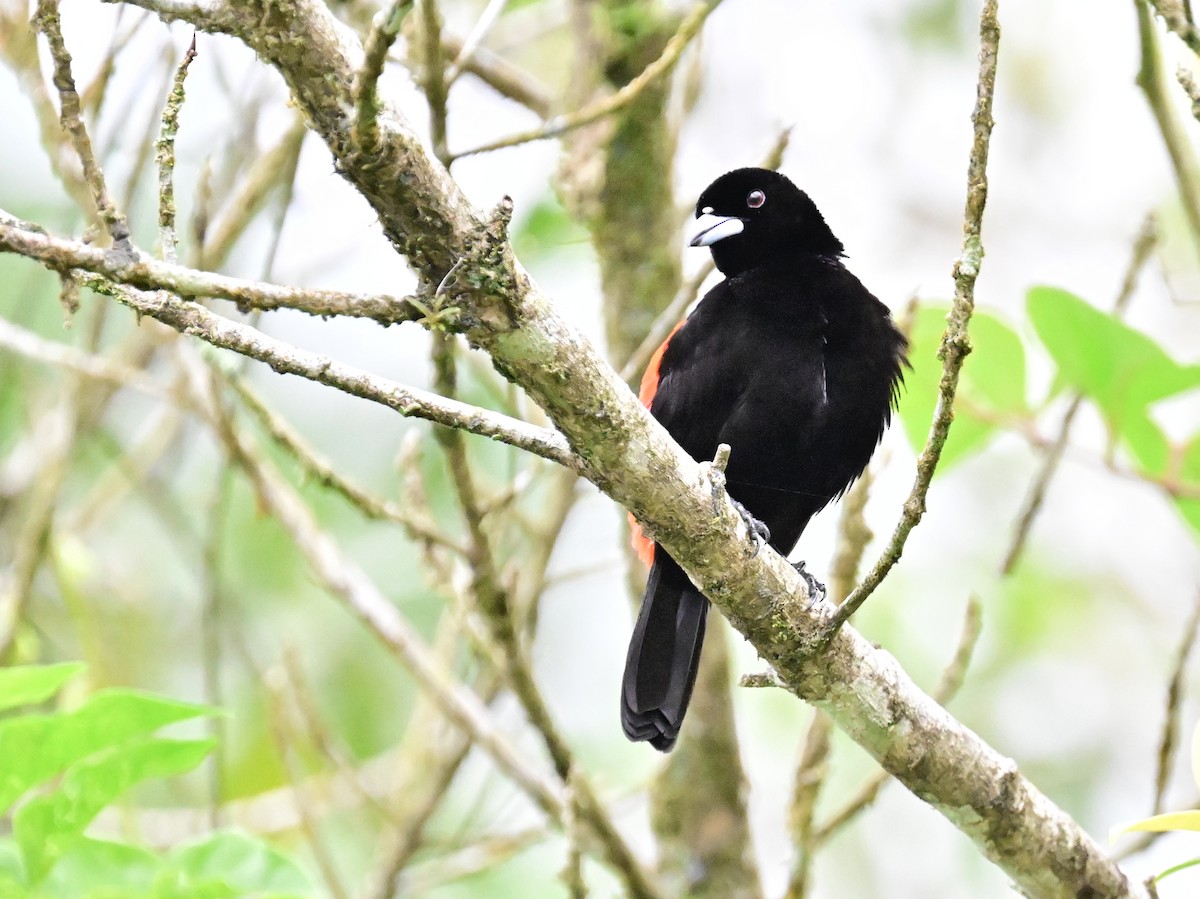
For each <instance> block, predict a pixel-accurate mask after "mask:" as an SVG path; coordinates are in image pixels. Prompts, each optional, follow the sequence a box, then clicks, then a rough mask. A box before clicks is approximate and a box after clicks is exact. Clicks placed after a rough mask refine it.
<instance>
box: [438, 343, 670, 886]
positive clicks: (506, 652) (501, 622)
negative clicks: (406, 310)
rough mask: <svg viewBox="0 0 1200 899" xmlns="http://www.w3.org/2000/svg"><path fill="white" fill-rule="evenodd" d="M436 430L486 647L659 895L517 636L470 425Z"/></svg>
mask: <svg viewBox="0 0 1200 899" xmlns="http://www.w3.org/2000/svg"><path fill="white" fill-rule="evenodd" d="M454 341H455V338H454V337H453V336H451V335H447V334H441V333H435V334H434V335H433V349H432V352H433V361H434V370H435V377H434V384H435V388H436V389H437V391H438V393H439V394H441V395H443V396H447V397H452V396H454V395H455V393H456V392H457V384H456V377H457V375H456V361H455V355H456V345H455V343H454ZM434 433H435V435H436V437H437V440H438V443H439V444H440V445H441V447H442V450H443V452H444V454H445V456H446V462H447V465H448V466H449V469H450V479H451V483H452V485H453V487H454V491H455V496H456V498H457V500H458V505H459V508H460V510H461V512H462V518H463V522H464V524H465V525H466V531H467V536H466V547H467V556H466V558H467V563H468V565H469V567H470V575H471V577H470V587H469V589H470V594H471V599H472V600H473V603H472V604H473V605H474V606H475V607H476V608H478V610H479V611H480V612H482V614H483V620H484V622H485V624H486V625H487V629H488V634H487V638H488V640H489V641H490V642H491V644H492V646H490V647H487V646H485V647H483V649H484V650H485V652H487V651H488V650H491V651H490V653H489V654H490V655H491V656H492V657H493V658H495V659H496V660H497V661H498V663H499V665H500V668H501V670H503V672H504V674H505V677H506V679H507V680H508V683H509V685H510V686H511V687H512V690H513V692H514V693H515V694H516V696H517V698H518V699H519V700H520V702H521V705H522V707H523V708H524V709H525V714H526V715H527V716H528V718H529V722H530V724H532V725H533V727H534V728H535V729H536V730H537V731H538V733H539V734H540V735H541V737H542V740H543V742H544V743H545V745H546V749H547V751H548V752H549V754H550V758H551V760H552V761H553V763H554V769H555V772H556V773H557V774H558V776H559V777H560V778H561V779H562V781H563V783H564V784H570V789H569V794H570V795H569V797H568V798H566V799H564V802H569V803H572V804H573V813H574V814H576V815H578V817H579V818H580V819H582V821H583V822H584V823H585V824H586V826H587V827H588V828H589V829H590V830H591V831H592V832H593V833H594V834H595V835H596V837H597V839H598V840H599V842H600V843H601V845H602V846H603V847H604V851H605V854H606V855H607V857H608V859H609V861H610V862H611V863H612V865H613V867H614V868H615V869H616V871H617V874H618V876H620V877H621V878H622V879H623V880H624V881H625V886H626V889H627V890H628V892H629V894H630V895H631V896H642V897H648V896H654V895H657V894H658V890H657V888H656V887H655V886H654V885H653V884H652V883H651V882H650V880H649V878H648V876H647V874H646V872H645V871H643V870H642V867H641V864H640V863H639V862H638V861H637V859H636V858H635V857H634V856H633V854H632V853H631V852H630V850H629V847H628V844H627V843H626V842H625V841H624V839H623V838H622V837H621V836H620V834H619V832H618V831H617V829H616V826H615V825H614V824H613V822H612V820H611V818H610V817H609V815H608V812H607V810H606V809H605V808H604V807H603V806H602V805H601V804H600V802H599V801H598V799H597V798H596V794H595V792H594V790H593V789H592V787H591V785H590V783H589V782H588V780H587V779H586V778H585V777H584V775H583V773H582V772H581V771H579V770H578V768H577V767H576V766H575V764H574V759H573V756H572V753H571V750H570V747H569V746H568V745H567V742H566V740H564V739H563V737H562V735H561V734H560V733H559V730H558V727H557V726H556V725H555V723H554V720H553V718H552V716H551V715H550V710H549V708H548V707H547V705H546V702H545V699H544V698H543V696H542V694H541V691H540V690H539V689H538V686H537V684H536V682H535V681H534V678H533V672H532V670H531V668H530V666H529V660H528V657H527V654H526V652H525V651H524V649H523V647H522V646H521V644H520V641H519V640H518V638H517V630H516V626H515V621H514V616H513V612H512V603H511V597H510V595H509V590H508V589H506V587H505V586H504V584H503V582H502V574H501V571H500V569H499V566H498V564H497V561H496V557H495V553H494V552H493V550H492V547H491V544H490V541H489V540H488V537H487V533H486V532H485V530H484V526H483V514H482V512H481V503H480V499H479V494H478V488H477V486H476V484H475V479H474V477H473V476H472V474H471V470H470V466H469V464H468V461H467V456H466V447H465V445H464V443H463V439H462V432H461V431H460V430H457V429H454V428H438V429H436V430H435V432H434ZM565 826H566V823H565V818H564V827H565Z"/></svg>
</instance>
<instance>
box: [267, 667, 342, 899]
mask: <svg viewBox="0 0 1200 899" xmlns="http://www.w3.org/2000/svg"><path fill="white" fill-rule="evenodd" d="M261 681H262V682H263V683H264V684H265V686H266V688H267V698H268V707H269V710H270V719H271V725H272V727H271V732H272V734H273V735H274V737H275V748H276V751H277V753H278V755H279V759H280V761H281V762H282V763H283V769H284V771H286V772H287V777H288V781H289V782H290V785H291V787H292V791H293V793H294V795H295V797H296V812H297V813H298V814H299V816H300V831H301V833H303V834H304V839H305V841H306V842H307V843H308V848H309V851H310V852H311V853H312V857H313V860H314V861H315V862H316V865H317V870H318V871H319V872H320V873H321V879H322V880H323V881H324V882H325V886H326V887H327V888H328V890H329V895H330V896H331V897H332V899H350V894H349V893H348V892H347V890H346V888H345V886H343V884H342V879H341V877H340V875H339V874H338V870H337V866H336V865H335V864H334V862H333V857H332V855H331V853H330V851H329V847H328V846H327V845H326V844H325V840H324V839H322V837H321V826H320V823H319V822H318V820H317V816H316V815H315V814H314V812H313V807H314V805H315V803H314V801H313V797H312V796H311V795H309V791H310V790H311V782H310V781H309V780H308V778H306V777H305V776H304V770H303V768H302V767H301V765H300V761H299V759H297V758H296V755H297V751H296V747H295V743H296V741H297V738H298V737H299V734H298V732H297V728H296V726H295V725H294V724H293V723H292V722H291V721H290V720H289V716H288V714H287V710H286V708H285V705H286V703H287V694H286V689H285V688H286V683H287V675H286V674H285V673H284V671H283V669H282V668H281V667H279V666H276V667H272V668H271V669H269V670H268V671H266V672H264V676H263V677H262V678H261Z"/></svg>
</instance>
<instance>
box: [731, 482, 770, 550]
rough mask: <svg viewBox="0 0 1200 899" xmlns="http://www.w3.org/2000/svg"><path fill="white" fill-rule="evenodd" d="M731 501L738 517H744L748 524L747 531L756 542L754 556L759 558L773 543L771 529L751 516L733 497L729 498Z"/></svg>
mask: <svg viewBox="0 0 1200 899" xmlns="http://www.w3.org/2000/svg"><path fill="white" fill-rule="evenodd" d="M729 501H730V502H731V503H733V507H734V508H735V509H737V513H738V515H740V516H742V521H744V522H745V523H746V530H748V531H749V532H750V539H751V540H753V541H754V555H756V556H757V555H758V551H759V550H760V549H762V548H763V546H765V545H766V544H768V543H770V542H771V530H770V528H768V527H767V526H766V525H765V524H763V523H762V522H761V521H759V520H758V519H757V518H755V517H754V516H753V515H751V514H750V510H749V509H747V508H746V507H745V506H743V505H742V504H741V503H739V502H738V501H737V500H736V499H734V498H733V497H732V496H731V497H729Z"/></svg>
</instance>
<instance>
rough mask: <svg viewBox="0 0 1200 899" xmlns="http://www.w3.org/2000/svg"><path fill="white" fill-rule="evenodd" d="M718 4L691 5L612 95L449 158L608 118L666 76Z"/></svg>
mask: <svg viewBox="0 0 1200 899" xmlns="http://www.w3.org/2000/svg"><path fill="white" fill-rule="evenodd" d="M720 5H721V0H703V2H701V3H699V4H697V5H696V6H694V7H693V8H692V11H691V12H690V13H688V15H687V16H686V17H685V18H684V20H683V21H682V22H681V23H680V25H679V30H678V31H676V32H675V34H674V36H673V37H672V38H671V40H669V41H668V42H667V46H666V47H664V48H663V52H662V55H661V56H659V57H658V59H656V60H655V61H654V62H652V63H650V65H648V66H646V68H645V69H644V70H643V71H642V72H641V74H639V75H638V76H637V77H636V78H634V79H633V80H632V81H630V82H629V83H628V84H626V85H625V86H624V87H623V88H621V89H620V90H619V91H617V92H616V93H614V94H612V95H610V96H608V97H605V98H603V99H602V100H599V101H597V102H596V103H593V104H592V105H590V106H586V107H584V108H583V109H580V110H577V111H575V112H570V113H567V114H565V115H561V116H557V117H555V118H553V119H551V120H550V121H548V122H546V123H545V124H543V125H541V126H540V127H538V128H534V129H532V130H529V131H522V132H520V133H518V134H513V135H510V136H509V137H505V138H501V139H500V140H497V141H492V142H491V143H487V144H483V145H482V146H478V147H475V148H473V149H471V150H467V151H465V152H462V153H455V154H454V156H453V158H454V159H462V158H463V157H464V156H475V155H477V154H479V153H490V152H492V151H494V150H502V149H504V148H506V147H515V146H517V145H519V144H526V143H529V142H530V141H536V140H545V139H547V138H551V137H558V136H559V135H560V134H563V133H565V132H567V131H570V130H572V129H574V128H580V127H582V126H584V125H590V124H591V123H592V122H595V121H598V120H599V119H602V118H604V117H605V116H608V115H612V114H613V113H614V112H617V111H618V110H620V109H624V108H625V107H626V106H628V105H629V104H630V103H632V102H633V101H634V100H636V99H637V98H638V96H639V95H640V94H641V93H642V91H644V90H645V89H646V88H647V87H649V86H650V85H651V84H653V83H654V82H655V81H656V80H657V79H659V78H661V77H663V76H664V75H666V74H668V73H669V72H670V71H671V70H672V69H673V68H674V67H675V64H676V63H677V62H679V57H681V56H682V55H683V51H684V50H685V49H687V46H688V44H689V43H691V41H692V38H694V37H695V36H696V35H697V34H699V33H700V28H701V27H702V26H703V25H704V20H705V19H707V18H708V15H709V13H711V12H712V11H713V10H714V9H716V8H717V7H718V6H720Z"/></svg>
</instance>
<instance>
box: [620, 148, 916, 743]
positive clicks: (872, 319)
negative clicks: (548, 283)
mask: <svg viewBox="0 0 1200 899" xmlns="http://www.w3.org/2000/svg"><path fill="white" fill-rule="evenodd" d="M695 215H696V222H695V232H694V236H693V237H692V239H691V241H690V246H692V247H707V248H708V249H709V250H710V251H711V253H712V258H713V261H714V262H715V264H716V267H717V269H718V270H719V271H720V272H721V274H723V275H724V279H723V280H722V281H720V282H719V283H718V284H716V286H714V287H713V288H712V289H711V290H709V291H708V292H707V293H706V294H705V295H704V297H703V298H702V299H701V300H700V302H699V303H698V304H697V305H696V307H695V308H694V309H693V311H692V312H691V313H690V314H689V315H688V316H686V317H685V318H684V319H683V321H681V322H680V323H679V324H678V325H677V326H676V327H675V330H674V331H672V332H671V334H670V336H668V337H667V339H666V340H665V341H664V342H663V344H662V345H661V346H660V347H659V348H658V350H657V351H656V352H655V353H654V354H653V356H652V357H651V359H650V362H649V364H648V366H647V369H646V372H645V374H644V376H643V378H642V381H641V387H640V391H639V397H640V399H641V401H642V403H643V404H644V405H645V406H647V407H648V408H649V410H650V414H651V415H652V416H653V417H654V418H656V419H657V420H658V421H659V422H660V423H661V424H662V425H663V426H664V427H665V428H666V430H667V431H668V432H669V433H670V435H671V436H672V437H673V438H674V439H675V441H676V442H677V443H678V444H679V445H680V446H681V447H682V448H683V449H684V450H685V451H687V453H688V454H689V455H690V456H691V457H692V458H693V459H695V460H696V461H705V460H711V459H712V458H713V457H714V455H715V454H716V452H717V448H718V446H719V445H721V444H728V446H729V447H730V455H729V458H728V462H727V465H726V469H725V485H726V489H727V490H728V492H729V496H730V498H731V499H732V500H734V501H735V504H736V505H737V506H738V507H739V511H741V512H742V513H743V516H744V517H747V521H748V524H749V525H750V526H751V532H752V534H755V535H757V536H758V538H759V539H762V540H765V541H766V542H767V543H769V544H770V546H771V547H772V548H773V549H775V550H776V551H778V552H779V553H781V554H783V555H784V556H787V555H788V554H789V553H790V552H791V551H792V550H793V548H794V547H795V546H796V543H797V542H798V541H799V539H800V535H801V534H802V533H803V531H804V528H805V526H806V525H807V524H808V522H809V519H811V518H812V517H813V515H815V514H816V513H817V512H819V511H820V510H821V509H822V508H824V507H825V506H826V505H828V504H829V503H830V502H831V501H833V500H834V499H835V498H837V497H839V496H840V495H841V494H843V493H844V492H845V491H846V490H847V489H848V488H849V487H850V485H851V484H852V483H853V482H854V481H855V479H856V478H858V477H859V475H861V474H862V472H863V470H864V469H865V468H866V466H867V463H868V461H869V460H870V458H871V455H872V454H873V453H874V451H875V448H876V446H877V445H878V444H879V442H880V440H881V439H882V437H883V433H884V431H885V429H886V428H887V426H888V424H889V423H890V421H891V417H892V413H893V411H894V410H895V408H896V404H897V403H898V401H899V396H900V391H901V388H902V386H903V381H904V370H905V367H906V366H907V364H908V363H907V355H906V354H907V348H908V343H907V340H906V339H905V337H904V336H903V334H902V333H901V332H900V330H899V329H898V328H897V327H896V325H895V323H894V322H893V320H892V316H891V313H890V312H889V310H888V307H887V306H886V305H885V304H884V303H882V302H881V301H880V300H878V299H877V298H876V297H875V296H874V295H873V294H872V293H871V292H870V291H869V290H868V289H867V288H866V287H864V286H863V284H862V282H861V281H859V280H858V278H857V277H855V276H854V275H853V274H851V272H850V271H849V270H848V269H847V268H846V266H845V265H844V264H843V261H842V260H843V258H844V256H845V251H844V248H843V246H842V243H841V241H840V240H838V238H837V237H835V236H834V234H833V231H832V230H830V228H829V226H828V225H827V224H826V222H825V219H824V218H823V217H822V215H821V213H820V211H819V210H818V209H817V207H816V205H815V204H814V202H813V201H812V199H810V198H809V196H808V194H806V193H805V192H804V191H802V190H800V189H799V188H798V187H796V185H795V184H793V183H792V181H791V180H789V179H788V178H787V177H786V176H785V175H782V174H780V173H778V172H775V171H771V170H768V169H761V168H742V169H736V170H734V171H731V172H728V173H726V174H724V175H721V176H720V177H719V178H717V179H716V180H715V181H714V182H713V183H712V184H711V185H709V186H708V187H707V188H706V189H705V190H704V191H703V193H701V194H700V198H699V200H697V202H696V212H695ZM630 521H631V524H632V526H633V543H634V548H635V549H636V550H637V551H638V555H639V556H640V557H641V558H642V560H643V561H644V562H645V563H646V564H647V565H648V566H649V568H650V572H649V575H648V577H647V581H646V589H645V594H644V595H643V597H642V605H641V610H640V611H639V613H638V617H637V621H636V623H635V625H634V629H633V634H632V637H631V639H630V643H629V652H628V655H627V657H626V662H625V673H624V677H623V681H622V687H621V723H622V728H623V730H624V732H625V735H626V736H627V737H628V738H629V739H630V740H633V741H649V743H650V745H651V746H653V747H654V748H655V749H658V750H660V751H662V752H669V751H670V750H671V748H672V747H673V746H674V745H675V742H676V740H677V739H678V736H679V731H680V726H681V725H682V723H683V718H684V713H685V712H686V711H687V706H688V701H689V699H690V698H691V694H692V687H693V685H694V684H695V681H696V672H697V669H698V666H699V664H700V651H701V648H702V646H703V642H704V630H705V621H706V618H707V615H708V606H709V602H708V600H707V599H706V598H705V597H704V595H703V594H702V593H701V592H700V590H699V589H698V588H697V587H696V586H695V585H694V584H693V583H692V582H691V580H690V579H689V578H688V576H687V574H685V573H684V571H683V569H682V568H681V567H680V566H679V565H678V564H676V562H675V560H674V559H672V558H671V556H670V555H669V554H668V553H667V552H666V551H665V550H664V549H663V547H662V546H660V545H659V544H657V543H654V542H653V541H652V540H650V539H649V538H648V537H646V536H645V535H644V534H643V533H642V531H641V528H640V526H639V525H638V524H637V522H636V520H634V519H633V517H632V516H630ZM797 567H798V569H799V570H800V571H801V573H802V574H805V575H806V577H809V579H810V586H811V587H812V588H813V589H814V590H818V589H819V590H820V591H822V592H823V590H824V588H823V587H821V585H820V584H818V583H817V582H816V581H815V580H813V579H811V576H808V575H807V574H806V573H805V572H804V570H803V563H799V565H798V566H797Z"/></svg>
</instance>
